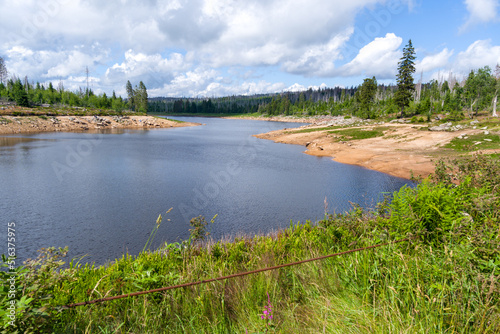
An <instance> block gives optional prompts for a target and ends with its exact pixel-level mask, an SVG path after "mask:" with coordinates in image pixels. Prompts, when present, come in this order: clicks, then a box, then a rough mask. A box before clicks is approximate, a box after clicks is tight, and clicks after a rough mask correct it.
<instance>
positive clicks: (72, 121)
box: [0, 116, 200, 134]
mask: <svg viewBox="0 0 500 334" xmlns="http://www.w3.org/2000/svg"><path fill="white" fill-rule="evenodd" d="M195 125H200V124H198V123H189V122H184V123H181V122H175V121H172V120H168V119H164V118H157V117H152V116H0V134H18V133H37V132H55V131H65V132H79V131H96V130H97V131H99V130H108V129H109V130H112V129H155V128H173V127H185V126H195Z"/></svg>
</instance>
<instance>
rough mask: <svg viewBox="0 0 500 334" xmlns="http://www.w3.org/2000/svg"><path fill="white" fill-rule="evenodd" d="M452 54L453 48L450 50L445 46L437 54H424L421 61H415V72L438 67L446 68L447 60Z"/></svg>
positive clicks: (428, 70) (424, 71) (427, 70)
mask: <svg viewBox="0 0 500 334" xmlns="http://www.w3.org/2000/svg"><path fill="white" fill-rule="evenodd" d="M452 55H453V50H451V51H450V50H448V49H447V48H445V49H443V51H441V52H439V53H437V54H433V55H428V56H425V57H424V58H423V59H422V60H421V61H417V63H416V69H417V70H416V72H417V73H420V72H423V73H426V72H431V71H433V70H435V69H438V68H446V67H448V65H449V60H450V57H451V56H452Z"/></svg>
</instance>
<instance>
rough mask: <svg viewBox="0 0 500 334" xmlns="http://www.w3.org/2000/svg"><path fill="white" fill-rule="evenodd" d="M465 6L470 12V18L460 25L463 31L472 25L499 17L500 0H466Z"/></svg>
mask: <svg viewBox="0 0 500 334" xmlns="http://www.w3.org/2000/svg"><path fill="white" fill-rule="evenodd" d="M465 6H466V7H467V11H468V12H469V18H468V19H467V21H466V22H465V24H464V25H463V26H462V27H460V31H461V32H463V31H465V30H466V29H467V28H469V26H471V25H474V24H477V23H485V22H491V21H494V20H496V19H497V17H498V16H497V15H498V14H497V8H498V7H499V0H465Z"/></svg>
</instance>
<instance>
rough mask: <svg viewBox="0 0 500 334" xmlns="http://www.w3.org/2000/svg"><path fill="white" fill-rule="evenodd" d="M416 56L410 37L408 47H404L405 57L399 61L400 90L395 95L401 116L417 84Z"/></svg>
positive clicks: (398, 81) (398, 78) (398, 79)
mask: <svg viewBox="0 0 500 334" xmlns="http://www.w3.org/2000/svg"><path fill="white" fill-rule="evenodd" d="M415 58H416V57H415V49H414V48H413V45H412V43H411V39H410V40H409V41H408V44H407V45H406V47H405V48H403V57H401V59H400V60H399V62H398V75H397V83H398V90H397V91H396V94H395V95H394V101H395V102H396V104H397V105H398V107H399V108H400V109H401V116H403V112H404V109H405V108H406V107H408V106H409V105H410V101H411V100H412V98H413V92H414V91H415V84H414V83H413V73H415Z"/></svg>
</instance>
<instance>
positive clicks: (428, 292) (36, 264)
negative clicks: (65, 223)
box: [1, 157, 500, 333]
mask: <svg viewBox="0 0 500 334" xmlns="http://www.w3.org/2000/svg"><path fill="white" fill-rule="evenodd" d="M473 167H474V168H473ZM499 171H500V163H499V162H498V160H494V159H487V158H486V157H475V158H473V160H472V161H470V160H460V161H453V162H441V163H440V164H439V165H438V168H437V170H436V174H435V177H434V179H433V180H425V181H423V182H422V183H421V184H419V185H418V186H417V187H416V188H413V189H412V188H402V189H401V190H400V191H398V192H396V193H395V194H394V195H393V196H392V200H391V201H386V202H384V203H380V204H379V206H378V208H377V210H375V211H373V212H365V211H363V210H362V209H361V208H360V207H357V206H356V207H354V208H353V210H351V211H350V212H349V213H346V214H342V215H326V216H325V219H323V220H322V221H320V222H318V223H317V224H311V223H308V222H307V223H305V224H295V225H293V224H292V225H291V226H290V227H289V228H287V229H284V230H282V231H279V232H277V233H274V234H271V235H266V236H254V237H239V238H235V239H234V240H232V241H230V242H229V241H227V242H223V241H214V240H208V241H204V242H202V239H203V238H204V237H205V236H206V230H205V228H206V227H207V222H206V221H205V220H202V219H201V218H200V217H198V220H192V226H193V229H192V231H191V232H192V235H193V231H195V233H196V235H197V236H198V237H197V238H194V237H193V238H191V239H190V241H186V242H184V243H181V244H179V243H176V244H165V245H164V246H163V247H161V248H159V249H157V250H155V251H144V252H142V253H140V254H139V255H138V256H131V255H128V254H125V255H123V256H122V257H121V258H120V259H117V260H115V261H114V262H113V263H111V264H109V265H107V266H101V267H94V266H92V265H88V264H87V265H78V264H75V263H71V264H70V266H69V268H68V269H61V270H55V269H56V267H58V265H59V264H60V262H59V261H60V256H62V255H64V250H61V251H56V250H53V249H52V251H47V250H45V251H44V252H42V255H43V258H41V259H39V260H37V261H32V262H29V263H28V264H26V266H25V267H24V268H22V269H19V270H20V274H19V277H20V280H21V281H22V282H23V283H24V286H25V288H24V289H23V291H22V292H21V293H20V294H19V298H21V296H22V297H26V298H33V299H32V300H31V301H30V302H29V303H28V304H27V306H26V307H25V308H24V309H23V311H22V312H19V314H18V318H17V320H16V326H17V327H6V326H5V324H4V329H5V331H12V330H13V329H14V328H17V329H18V330H19V332H57V333H246V332H248V333H299V332H303V333H498V332H500V310H499V305H500V297H499V296H500V293H499V292H500V282H499V278H500V254H499V249H500V238H499V232H500V229H499V224H498V221H499V212H500V210H499V206H500V201H499V195H500V186H499V184H500V182H499V181H500V176H498V175H500V174H499V173H498V172H499ZM158 226H159V225H158ZM406 236H412V239H411V240H410V241H409V242H406V243H399V244H391V245H388V246H385V247H382V248H377V249H373V250H368V251H363V252H358V253H352V254H349V255H345V256H342V257H335V258H329V259H326V260H323V261H319V262H310V263H306V264H302V265H299V266H294V267H287V268H282V269H279V270H275V271H268V272H263V273H259V274H256V275H249V276H244V277H239V278H235V279H231V280H226V281H218V282H212V283H208V284H203V285H198V286H193V287H188V288H182V289H177V290H169V291H166V292H162V293H156V294H149V295H143V296H139V297H135V298H126V299H120V300H115V301H110V302H106V303H100V304H93V305H88V306H82V307H79V308H74V309H62V308H59V307H58V306H61V305H66V304H69V303H74V302H81V301H86V300H91V299H96V298H103V297H106V296H112V295H118V294H126V293H130V292H135V291H139V290H146V289H153V288H158V287H163V286H169V285H174V284H179V283H185V282H192V281H199V280H204V279H208V278H214V277H219V276H224V275H229V274H233V273H238V272H242V271H248V270H253V269H258V268H263V267H268V266H273V265H277V264H282V263H288V262H292V261H297V260H302V259H306V258H311V257H316V256H321V255H326V254H331V253H334V252H338V251H344V250H348V249H352V248H358V247H363V246H368V245H373V244H377V243H379V242H385V241H391V240H395V239H399V238H401V237H406ZM23 270H24V271H23ZM35 286H36V288H30V287H35ZM1 296H2V297H3V298H4V300H5V297H4V295H3V294H2V295H1ZM25 301H26V300H25ZM269 309H271V310H272V318H271V317H269V316H268V314H269V312H268V313H264V311H266V310H267V311H268V310H269ZM37 312H38V313H37ZM40 312H41V313H40ZM2 319H3V317H2Z"/></svg>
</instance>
